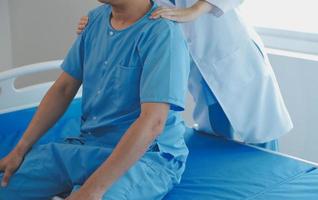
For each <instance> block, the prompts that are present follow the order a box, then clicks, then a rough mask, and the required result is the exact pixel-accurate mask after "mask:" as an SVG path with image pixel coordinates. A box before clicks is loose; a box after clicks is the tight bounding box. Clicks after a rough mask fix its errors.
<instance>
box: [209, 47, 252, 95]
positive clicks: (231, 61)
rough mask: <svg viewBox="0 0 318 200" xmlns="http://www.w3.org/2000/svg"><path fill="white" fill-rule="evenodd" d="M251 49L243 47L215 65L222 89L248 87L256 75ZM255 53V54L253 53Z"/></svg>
mask: <svg viewBox="0 0 318 200" xmlns="http://www.w3.org/2000/svg"><path fill="white" fill-rule="evenodd" d="M250 53H251V48H250V46H249V45H243V46H241V47H239V48H238V49H236V50H235V51H234V52H233V53H231V54H230V55H228V56H226V57H224V58H222V59H220V60H218V61H216V62H215V63H214V68H215V73H216V77H217V81H218V83H219V86H220V88H226V89H239V88H242V87H244V86H245V85H247V84H248V83H249V82H250V81H251V80H252V79H253V78H254V75H255V70H254V68H253V67H254V63H253V62H252V60H253V59H250V58H251V57H252V56H253V54H252V55H251V54H250ZM253 53H255V52H253Z"/></svg>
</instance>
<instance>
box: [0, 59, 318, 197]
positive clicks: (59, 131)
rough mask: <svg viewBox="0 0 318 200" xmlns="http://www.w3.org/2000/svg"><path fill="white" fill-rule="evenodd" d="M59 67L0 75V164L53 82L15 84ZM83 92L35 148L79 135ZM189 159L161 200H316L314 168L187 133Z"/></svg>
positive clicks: (317, 173)
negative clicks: (177, 182) (177, 179)
mask: <svg viewBox="0 0 318 200" xmlns="http://www.w3.org/2000/svg"><path fill="white" fill-rule="evenodd" d="M60 63H61V61H51V62H46V63H39V64H34V65H29V66H24V67H20V68H16V69H13V70H9V71H6V72H3V73H0V158H2V157H4V156H5V155H6V154H7V153H8V152H10V150H11V149H12V148H13V147H14V145H15V144H16V143H17V142H18V140H19V138H20V137H21V135H22V133H23V131H24V130H25V128H26V127H27V125H28V123H29V122H30V120H31V118H32V116H33V114H34V112H35V110H36V107H37V105H38V104H39V102H40V100H41V98H42V97H43V95H44V94H45V92H46V91H47V89H48V88H49V87H50V85H51V84H52V82H47V83H41V84H36V85H32V86H28V87H25V88H20V89H17V88H16V87H15V84H14V83H15V80H16V79H17V78H18V77H21V76H24V75H35V74H36V73H39V72H45V71H48V70H52V69H58V68H59V66H60ZM80 105H81V91H80V92H79V93H78V94H77V95H76V98H75V99H74V101H73V102H72V104H71V105H70V107H69V108H68V111H67V112H66V113H65V115H64V116H63V117H62V118H61V119H60V120H59V121H58V122H57V124H56V125H55V126H54V127H53V128H51V129H50V130H49V131H48V133H47V134H46V135H45V136H44V138H42V139H41V140H40V141H39V143H38V144H44V143H47V142H50V141H57V140H59V139H60V138H63V137H66V136H74V135H77V134H78V133H79V121H80V112H81V106H80ZM186 142H187V144H188V147H189V150H190V154H189V158H188V161H187V167H186V170H185V173H184V176H183V179H182V181H181V184H180V185H178V186H176V187H175V188H174V189H173V190H172V191H171V192H169V193H168V194H167V196H166V197H165V200H178V199H182V200H212V199H213V200H214V199H224V200H226V199H229V200H236V199H245V200H252V199H264V200H265V199H266V200H282V199H288V200H293V199H295V200H296V199H297V200H318V169H317V166H318V165H317V164H316V163H312V162H308V161H305V160H301V159H297V158H294V157H291V156H288V155H284V154H281V153H277V152H272V151H268V150H263V149H260V148H256V147H252V146H248V145H244V144H240V143H237V142H233V141H228V140H225V139H222V138H218V137H215V136H212V135H207V134H203V133H199V132H196V131H195V130H193V129H191V128H188V130H187V133H186Z"/></svg>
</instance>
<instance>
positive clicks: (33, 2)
mask: <svg viewBox="0 0 318 200" xmlns="http://www.w3.org/2000/svg"><path fill="white" fill-rule="evenodd" d="M96 5H98V3H97V1H85V0H67V1H65V0H54V1H43V0H42V1H40V0H28V1H21V0H10V1H8V0H0V24H1V29H0V71H1V70H3V69H4V67H2V66H14V67H17V66H21V65H26V64H31V63H36V62H42V61H47V60H53V59H61V58H63V57H64V56H65V54H66V53H67V50H68V49H69V47H70V45H71V44H72V42H73V40H74V38H75V36H76V35H75V28H76V25H77V22H78V20H79V18H80V16H82V15H83V14H85V13H87V11H88V10H90V9H91V8H93V7H95V6H96ZM9 16H10V18H9ZM10 37H11V39H10ZM11 41H12V42H11ZM11 46H12V49H11ZM270 59H271V62H272V64H273V67H274V70H275V72H276V74H277V78H278V81H279V83H280V86H281V90H282V93H283V96H284V98H285V101H286V104H287V107H288V108H289V110H290V113H291V116H292V118H293V121H294V124H295V128H294V130H293V131H292V132H291V133H290V134H288V135H286V136H285V137H283V138H282V139H281V150H282V151H283V152H284V153H289V154H292V155H295V156H298V157H301V158H304V159H308V160H312V161H316V162H318V156H317V153H318V145H317V144H318V134H316V131H317V126H318V92H317V91H318V78H316V77H317V75H318V63H317V62H313V61H306V60H301V59H295V58H289V57H283V56H275V55H271V56H270ZM11 64H12V65H11ZM57 74H58V73H57V72H56V73H49V74H44V75H43V74H42V75H41V76H39V77H37V78H26V79H24V80H22V81H21V82H20V85H25V84H29V83H30V82H34V81H36V82H38V81H42V80H48V79H54V78H55V77H56V76H57ZM187 108H188V110H187V111H186V112H185V113H184V115H185V118H186V120H187V122H188V124H189V125H190V124H192V123H193V121H192V117H191V111H192V108H193V102H192V99H191V97H190V96H188V107H187Z"/></svg>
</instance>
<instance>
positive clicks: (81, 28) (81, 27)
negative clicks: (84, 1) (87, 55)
mask: <svg viewBox="0 0 318 200" xmlns="http://www.w3.org/2000/svg"><path fill="white" fill-rule="evenodd" d="M87 23H88V16H83V17H82V18H81V19H80V22H79V23H78V26H77V31H76V33H77V34H81V33H82V32H83V31H84V29H85V27H86V25H87Z"/></svg>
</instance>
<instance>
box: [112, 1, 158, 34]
mask: <svg viewBox="0 0 318 200" xmlns="http://www.w3.org/2000/svg"><path fill="white" fill-rule="evenodd" d="M151 7H152V2H151V1H150V0H127V1H124V3H122V4H116V5H112V17H111V25H112V27H113V28H114V29H117V30H120V29H125V28H127V27H128V26H130V25H132V24H133V23H135V22H136V21H138V20H139V19H140V18H142V17H143V16H144V15H145V14H146V13H147V12H148V11H149V10H150V9H151Z"/></svg>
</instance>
